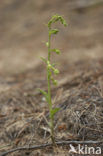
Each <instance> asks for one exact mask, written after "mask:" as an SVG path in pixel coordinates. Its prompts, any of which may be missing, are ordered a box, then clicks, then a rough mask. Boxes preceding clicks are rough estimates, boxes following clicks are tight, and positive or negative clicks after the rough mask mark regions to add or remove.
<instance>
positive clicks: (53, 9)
mask: <svg viewBox="0 0 103 156" xmlns="http://www.w3.org/2000/svg"><path fill="white" fill-rule="evenodd" d="M56 13H57V14H60V15H64V17H65V19H66V21H67V23H68V27H66V28H64V27H63V26H62V25H59V24H58V25H57V27H58V28H60V32H59V34H58V35H57V36H56V37H54V38H53V40H52V43H53V47H54V48H60V49H61V51H63V52H62V54H61V56H56V57H55V59H56V60H58V61H61V62H63V63H64V64H63V65H66V64H68V63H76V62H78V61H86V60H90V61H91V60H92V59H93V60H95V59H101V58H102V57H103V0H52V1H49V0H38V1H37V0H0V74H1V75H5V74H9V75H11V74H16V73H21V72H24V71H27V70H29V69H34V68H36V67H37V66H38V65H39V64H40V62H41V60H40V59H39V57H40V56H46V55H47V48H46V47H45V44H44V42H45V41H47V38H48V36H47V35H48V34H47V27H46V26H45V24H46V23H47V22H48V20H49V19H50V17H51V16H52V15H54V14H56Z"/></svg>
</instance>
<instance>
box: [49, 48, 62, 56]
mask: <svg viewBox="0 0 103 156" xmlns="http://www.w3.org/2000/svg"><path fill="white" fill-rule="evenodd" d="M51 51H52V52H55V53H56V54H58V55H59V54H60V50H59V49H51Z"/></svg>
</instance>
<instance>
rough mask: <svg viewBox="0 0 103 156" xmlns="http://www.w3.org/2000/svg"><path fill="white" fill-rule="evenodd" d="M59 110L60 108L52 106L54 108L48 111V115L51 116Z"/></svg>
mask: <svg viewBox="0 0 103 156" xmlns="http://www.w3.org/2000/svg"><path fill="white" fill-rule="evenodd" d="M59 110H60V108H54V109H52V110H51V112H50V116H51V117H54V115H55V114H56V113H57V112H58V111H59Z"/></svg>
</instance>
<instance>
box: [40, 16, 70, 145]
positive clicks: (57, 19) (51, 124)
mask: <svg viewBox="0 0 103 156" xmlns="http://www.w3.org/2000/svg"><path fill="white" fill-rule="evenodd" d="M56 22H60V23H61V24H63V25H64V26H65V27H66V26H67V23H66V21H65V20H64V18H63V17H62V16H60V15H54V16H52V18H51V19H50V20H49V22H48V24H47V27H48V42H46V46H47V48H48V58H47V59H45V58H43V57H41V59H42V60H43V62H44V63H45V64H46V70H47V83H48V91H47V92H45V91H43V90H41V89H39V91H40V92H41V93H42V94H43V95H44V96H45V99H46V101H47V103H48V106H49V119H50V121H49V122H48V123H49V127H50V133H51V141H52V143H53V144H54V143H55V136H54V116H55V114H56V113H57V112H58V111H59V108H54V107H53V103H52V98H51V82H52V83H53V84H54V85H57V80H55V79H54V78H53V74H55V75H57V74H59V70H58V69H57V68H56V67H55V65H56V64H55V63H51V54H52V53H53V52H55V53H56V54H60V50H59V49H52V48H51V36H52V35H56V34H57V33H58V32H59V30H58V29H52V24H54V23H56Z"/></svg>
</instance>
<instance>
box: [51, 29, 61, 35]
mask: <svg viewBox="0 0 103 156" xmlns="http://www.w3.org/2000/svg"><path fill="white" fill-rule="evenodd" d="M58 32H59V30H58V29H52V30H50V31H49V33H50V34H57V33H58Z"/></svg>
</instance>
